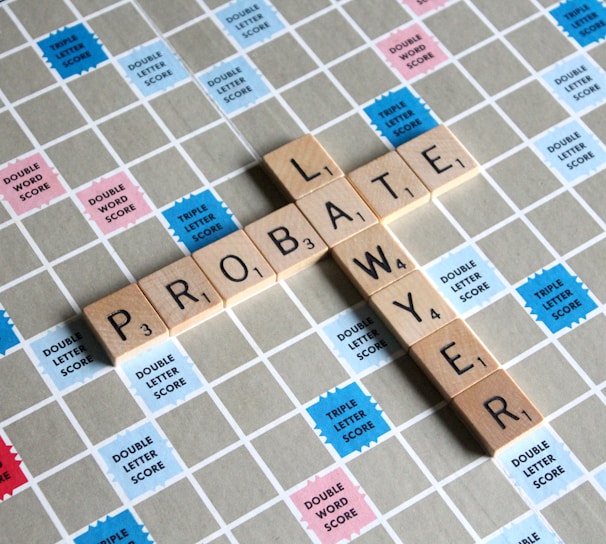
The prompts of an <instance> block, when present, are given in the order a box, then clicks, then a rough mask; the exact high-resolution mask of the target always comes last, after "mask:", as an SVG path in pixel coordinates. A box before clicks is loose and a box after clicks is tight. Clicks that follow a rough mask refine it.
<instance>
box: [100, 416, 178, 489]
mask: <svg viewBox="0 0 606 544" xmlns="http://www.w3.org/2000/svg"><path fill="white" fill-rule="evenodd" d="M99 454H100V455H101V457H103V460H104V461H105V463H106V465H107V467H108V469H109V473H110V474H111V475H112V476H113V478H114V481H115V482H116V483H118V484H119V485H120V487H121V488H122V489H123V490H124V493H126V495H127V496H128V498H129V499H131V500H133V499H136V498H137V497H139V496H141V495H143V494H144V493H147V492H148V491H154V490H156V489H158V488H160V487H162V486H164V485H165V484H166V482H167V481H168V480H169V479H170V478H173V477H174V476H176V475H177V474H180V473H181V467H180V466H179V464H178V463H177V460H176V459H175V457H174V455H173V451H172V448H171V447H170V445H169V443H168V441H167V440H165V439H163V438H162V437H161V436H160V434H159V433H158V431H157V430H156V428H155V427H154V426H153V424H152V423H145V424H144V425H141V426H140V427H137V428H136V429H133V430H130V431H125V432H123V433H120V434H119V435H118V436H117V437H116V438H115V439H114V440H113V441H112V442H110V443H109V444H107V445H106V446H103V447H102V448H100V449H99Z"/></svg>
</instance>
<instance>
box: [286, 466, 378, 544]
mask: <svg viewBox="0 0 606 544" xmlns="http://www.w3.org/2000/svg"><path fill="white" fill-rule="evenodd" d="M290 498H291V500H292V501H293V503H294V504H295V506H296V507H297V509H298V510H299V512H301V514H302V516H303V521H304V522H306V523H307V526H308V529H311V530H312V531H313V532H314V533H315V534H316V535H317V536H318V538H319V539H320V541H321V542H322V543H323V544H334V543H335V542H339V541H341V540H343V539H350V538H351V536H352V535H354V534H360V532H361V530H362V529H363V528H364V527H366V526H367V525H368V524H369V523H371V522H373V521H374V520H375V519H377V516H376V515H375V513H374V512H373V511H372V510H371V509H370V507H369V506H368V504H367V503H366V501H365V500H364V498H365V495H364V494H363V493H362V492H361V491H360V488H359V486H356V485H354V484H353V483H352V482H351V480H350V479H349V478H348V477H347V475H346V474H345V472H344V471H343V469H342V468H337V469H335V470H333V471H332V472H329V473H328V474H326V475H325V476H318V477H316V479H315V480H309V481H308V482H307V485H306V486H305V487H304V488H302V489H300V490H299V491H296V492H295V493H293V494H292V495H291V496H290Z"/></svg>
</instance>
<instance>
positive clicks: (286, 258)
mask: <svg viewBox="0 0 606 544" xmlns="http://www.w3.org/2000/svg"><path fill="white" fill-rule="evenodd" d="M244 231H245V232H246V234H248V236H249V237H250V239H251V240H252V241H253V242H254V243H255V245H256V246H257V248H258V249H259V251H261V254H262V255H263V256H264V257H265V259H267V262H269V264H270V265H271V267H272V268H273V269H274V270H275V271H276V273H277V276H278V279H279V280H281V279H284V278H287V277H289V276H291V275H292V274H294V273H296V272H298V271H299V270H301V269H302V268H305V267H306V266H309V265H311V264H313V263H315V262H317V261H319V260H320V259H321V258H322V257H323V256H324V255H325V254H326V253H327V252H328V246H327V245H326V244H325V243H324V240H322V238H320V235H319V234H318V233H317V232H316V230H315V229H314V228H313V227H312V226H311V224H310V223H309V221H307V219H305V216H304V215H303V214H302V213H301V211H300V210H299V208H297V206H295V205H294V204H288V205H287V206H284V207H283V208H280V209H279V210H276V211H275V212H272V213H270V214H268V215H266V216H265V217H262V218H261V219H258V220H257V221H255V222H254V223H251V224H250V225H248V226H247V227H245V228H244Z"/></svg>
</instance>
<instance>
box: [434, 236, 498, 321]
mask: <svg viewBox="0 0 606 544" xmlns="http://www.w3.org/2000/svg"><path fill="white" fill-rule="evenodd" d="M426 273H427V275H428V276H429V277H430V278H431V280H432V281H433V283H434V285H435V286H436V287H437V289H438V291H439V292H440V294H441V295H442V296H443V297H444V298H445V299H446V300H448V302H450V304H451V305H452V306H453V307H454V308H455V310H456V311H457V312H458V313H459V314H464V313H465V312H468V311H469V310H473V309H475V308H479V307H481V306H482V305H483V304H486V303H487V302H488V301H489V300H490V299H491V298H492V297H494V296H495V295H497V294H498V293H500V292H501V291H502V290H503V289H505V286H504V285H503V282H502V281H501V280H500V279H499V278H498V276H497V275H496V273H495V269H494V266H492V264H491V263H490V262H489V261H487V260H486V259H485V258H484V257H482V256H481V255H480V254H479V253H478V251H477V250H476V249H475V248H474V247H473V246H466V247H464V248H463V249H460V250H458V251H455V252H452V253H448V254H447V255H445V256H444V257H442V258H441V259H440V261H438V262H437V263H436V264H434V265H433V266H432V267H431V268H429V269H427V270H426Z"/></svg>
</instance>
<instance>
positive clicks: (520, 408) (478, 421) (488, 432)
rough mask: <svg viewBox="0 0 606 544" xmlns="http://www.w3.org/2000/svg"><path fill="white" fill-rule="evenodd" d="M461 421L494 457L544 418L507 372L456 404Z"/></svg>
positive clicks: (486, 381) (494, 376) (491, 377)
mask: <svg viewBox="0 0 606 544" xmlns="http://www.w3.org/2000/svg"><path fill="white" fill-rule="evenodd" d="M452 405H453V407H454V408H455V410H456V411H457V414H458V415H459V417H460V418H461V419H462V420H463V421H464V422H465V424H466V425H467V426H468V427H469V429H470V430H471V431H472V432H473V433H474V434H475V435H476V436H477V438H478V440H479V441H480V443H481V444H482V445H483V446H484V448H485V449H486V451H487V452H488V453H489V454H490V455H494V454H495V453H497V451H498V450H499V449H501V448H503V447H504V446H506V445H507V444H509V443H510V442H511V441H513V440H515V439H516V438H518V437H520V436H522V435H523V434H525V433H526V432H528V431H529V430H531V429H532V428H534V427H535V426H537V425H538V424H539V423H541V421H543V416H542V415H541V413H540V412H539V411H538V410H537V408H536V407H535V406H534V405H533V404H532V402H530V400H528V398H527V397H526V395H525V394H524V393H523V392H522V390H521V389H520V388H519V387H518V385H517V384H516V383H515V382H514V381H513V380H512V379H511V377H510V376H509V374H507V372H505V371H504V370H497V371H496V372H493V373H492V374H490V375H488V376H487V377H486V378H484V379H483V380H480V381H479V382H478V383H476V384H475V385H472V386H471V387H470V388H469V389H466V390H465V391H463V392H462V393H460V394H459V395H457V396H456V397H455V398H454V399H453V400H452Z"/></svg>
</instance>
